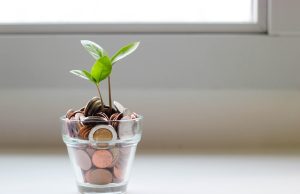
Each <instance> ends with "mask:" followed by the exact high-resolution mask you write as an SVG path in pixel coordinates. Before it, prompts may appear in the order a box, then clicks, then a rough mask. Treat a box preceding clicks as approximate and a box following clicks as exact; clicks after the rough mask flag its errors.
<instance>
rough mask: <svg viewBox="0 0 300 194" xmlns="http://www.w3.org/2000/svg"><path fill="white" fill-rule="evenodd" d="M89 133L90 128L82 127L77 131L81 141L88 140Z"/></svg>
mask: <svg viewBox="0 0 300 194" xmlns="http://www.w3.org/2000/svg"><path fill="white" fill-rule="evenodd" d="M90 131H91V127H88V126H82V127H81V128H80V129H79V132H78V135H79V137H81V138H83V139H88V134H89V133H90Z"/></svg>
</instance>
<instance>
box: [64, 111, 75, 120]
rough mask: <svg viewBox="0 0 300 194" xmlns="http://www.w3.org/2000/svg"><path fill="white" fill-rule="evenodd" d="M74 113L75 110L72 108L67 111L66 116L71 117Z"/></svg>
mask: <svg viewBox="0 0 300 194" xmlns="http://www.w3.org/2000/svg"><path fill="white" fill-rule="evenodd" d="M73 113H74V110H72V109H70V110H68V111H67V114H66V118H68V119H70V118H71V117H72V115H73Z"/></svg>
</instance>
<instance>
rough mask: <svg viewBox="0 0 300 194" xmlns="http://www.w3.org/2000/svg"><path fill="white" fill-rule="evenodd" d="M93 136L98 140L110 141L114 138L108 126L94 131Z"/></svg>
mask: <svg viewBox="0 0 300 194" xmlns="http://www.w3.org/2000/svg"><path fill="white" fill-rule="evenodd" d="M93 138H94V140H96V141H109V140H111V139H112V138H113V134H112V132H111V131H110V130H108V129H106V128H100V129H98V130H97V131H95V132H94V134H93Z"/></svg>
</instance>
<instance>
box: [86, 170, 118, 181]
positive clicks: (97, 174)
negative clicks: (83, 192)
mask: <svg viewBox="0 0 300 194" xmlns="http://www.w3.org/2000/svg"><path fill="white" fill-rule="evenodd" d="M112 177H113V176H112V174H111V172H110V171H109V170H106V169H92V170H89V171H87V172H86V173H85V180H86V182H88V183H90V184H96V185H105V184H109V183H111V182H112Z"/></svg>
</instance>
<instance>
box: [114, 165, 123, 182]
mask: <svg viewBox="0 0 300 194" xmlns="http://www.w3.org/2000/svg"><path fill="white" fill-rule="evenodd" d="M125 167H126V166H125ZM125 167H124V166H123V167H122V166H121V165H115V166H114V176H115V177H116V178H117V179H118V180H120V179H121V180H122V179H123V178H124V175H125Z"/></svg>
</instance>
